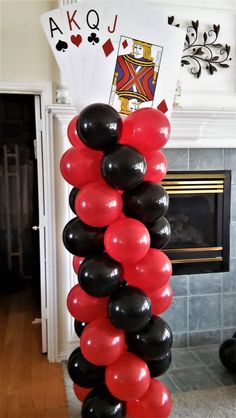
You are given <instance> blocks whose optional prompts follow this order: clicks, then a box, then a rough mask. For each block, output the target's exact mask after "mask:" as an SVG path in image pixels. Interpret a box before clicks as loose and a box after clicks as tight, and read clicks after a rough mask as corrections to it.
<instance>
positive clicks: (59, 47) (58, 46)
mask: <svg viewBox="0 0 236 418" xmlns="http://www.w3.org/2000/svg"><path fill="white" fill-rule="evenodd" d="M67 48H68V44H67V43H66V42H65V41H62V40H61V39H60V40H59V41H58V42H57V44H56V49H57V50H58V51H60V52H65V50H66V49H67Z"/></svg>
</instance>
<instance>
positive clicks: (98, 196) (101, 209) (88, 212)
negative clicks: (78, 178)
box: [75, 182, 123, 227]
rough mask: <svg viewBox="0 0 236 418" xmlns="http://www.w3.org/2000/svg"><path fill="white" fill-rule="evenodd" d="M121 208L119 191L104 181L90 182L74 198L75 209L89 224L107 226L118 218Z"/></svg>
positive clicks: (121, 202)
mask: <svg viewBox="0 0 236 418" xmlns="http://www.w3.org/2000/svg"><path fill="white" fill-rule="evenodd" d="M122 209H123V200H122V197H121V195H120V193H119V192H118V191H117V190H115V189H113V188H112V187H110V186H108V185H107V184H105V183H100V182H96V183H90V184H87V185H86V186H85V187H83V189H82V190H80V192H79V193H78V194H77V196H76V198H75V211H76V213H77V215H78V216H79V218H80V219H81V221H83V222H84V223H86V224H87V225H90V226H96V227H102V226H107V225H109V224H111V223H112V222H114V221H115V220H116V219H118V218H119V217H120V215H121V212H122Z"/></svg>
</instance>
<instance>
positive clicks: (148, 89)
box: [109, 40, 159, 115]
mask: <svg viewBox="0 0 236 418" xmlns="http://www.w3.org/2000/svg"><path fill="white" fill-rule="evenodd" d="M124 42H125V41H123V43H122V44H124ZM126 43H127V41H126ZM152 48H153V45H151V44H150V43H147V42H143V41H139V40H132V48H131V51H130V53H128V54H124V55H119V53H118V56H117V61H116V66H115V72H114V79H113V86H112V92H111V97H110V102H109V103H110V104H111V105H113V104H114V99H115V96H116V97H118V99H119V102H120V109H118V111H119V112H120V113H123V114H126V115H128V114H130V113H132V112H134V111H135V110H138V109H139V108H140V106H141V105H142V104H143V103H145V102H151V103H152V101H153V98H154V95H155V90H156V82H157V75H158V68H159V60H158V62H155V61H157V60H154V58H153V57H152ZM157 57H159V55H157Z"/></svg>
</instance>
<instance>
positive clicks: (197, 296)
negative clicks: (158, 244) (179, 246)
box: [162, 148, 236, 347]
mask: <svg viewBox="0 0 236 418" xmlns="http://www.w3.org/2000/svg"><path fill="white" fill-rule="evenodd" d="M163 151H164V153H165V155H166V157H167V158H168V169H169V170H178V171H182V170H183V171H194V170H232V187H231V222H230V235H231V242H230V245H231V249H230V271H229V272H227V273H211V274H196V275H185V276H173V277H172V278H171V284H172V288H173V291H174V299H173V303H172V306H171V308H169V309H168V311H167V312H165V313H164V314H163V315H162V316H163V318H164V319H166V320H167V321H168V323H169V324H170V326H171V328H172V331H173V334H174V346H175V347H187V346H194V345H204V344H218V343H220V342H221V341H222V340H224V339H226V338H228V337H231V336H232V334H233V333H234V332H235V331H236V209H235V203H236V149H230V148H227V149H222V148H217V149H216V148H211V149H210V148H204V149H201V148H198V149H193V148H192V149H188V148H183V149H182V148H181V149H180V148H179V149H177V148H176V149H173V148H168V149H165V150H163ZM199 221H200V220H199Z"/></svg>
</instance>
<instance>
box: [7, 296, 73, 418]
mask: <svg viewBox="0 0 236 418" xmlns="http://www.w3.org/2000/svg"><path fill="white" fill-rule="evenodd" d="M38 315H39V313H38V312H37V308H36V304H35V298H34V297H33V296H32V292H31V291H30V290H29V289H28V290H26V291H22V292H19V293H15V294H12V295H4V296H2V295H0V417H1V418H68V412H67V406H66V397H65V391H64V385H63V377H62V371H61V366H60V365H59V364H50V363H48V360H47V357H46V355H43V354H41V336H40V332H41V330H40V325H39V324H37V325H32V320H34V318H35V317H37V316H38Z"/></svg>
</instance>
